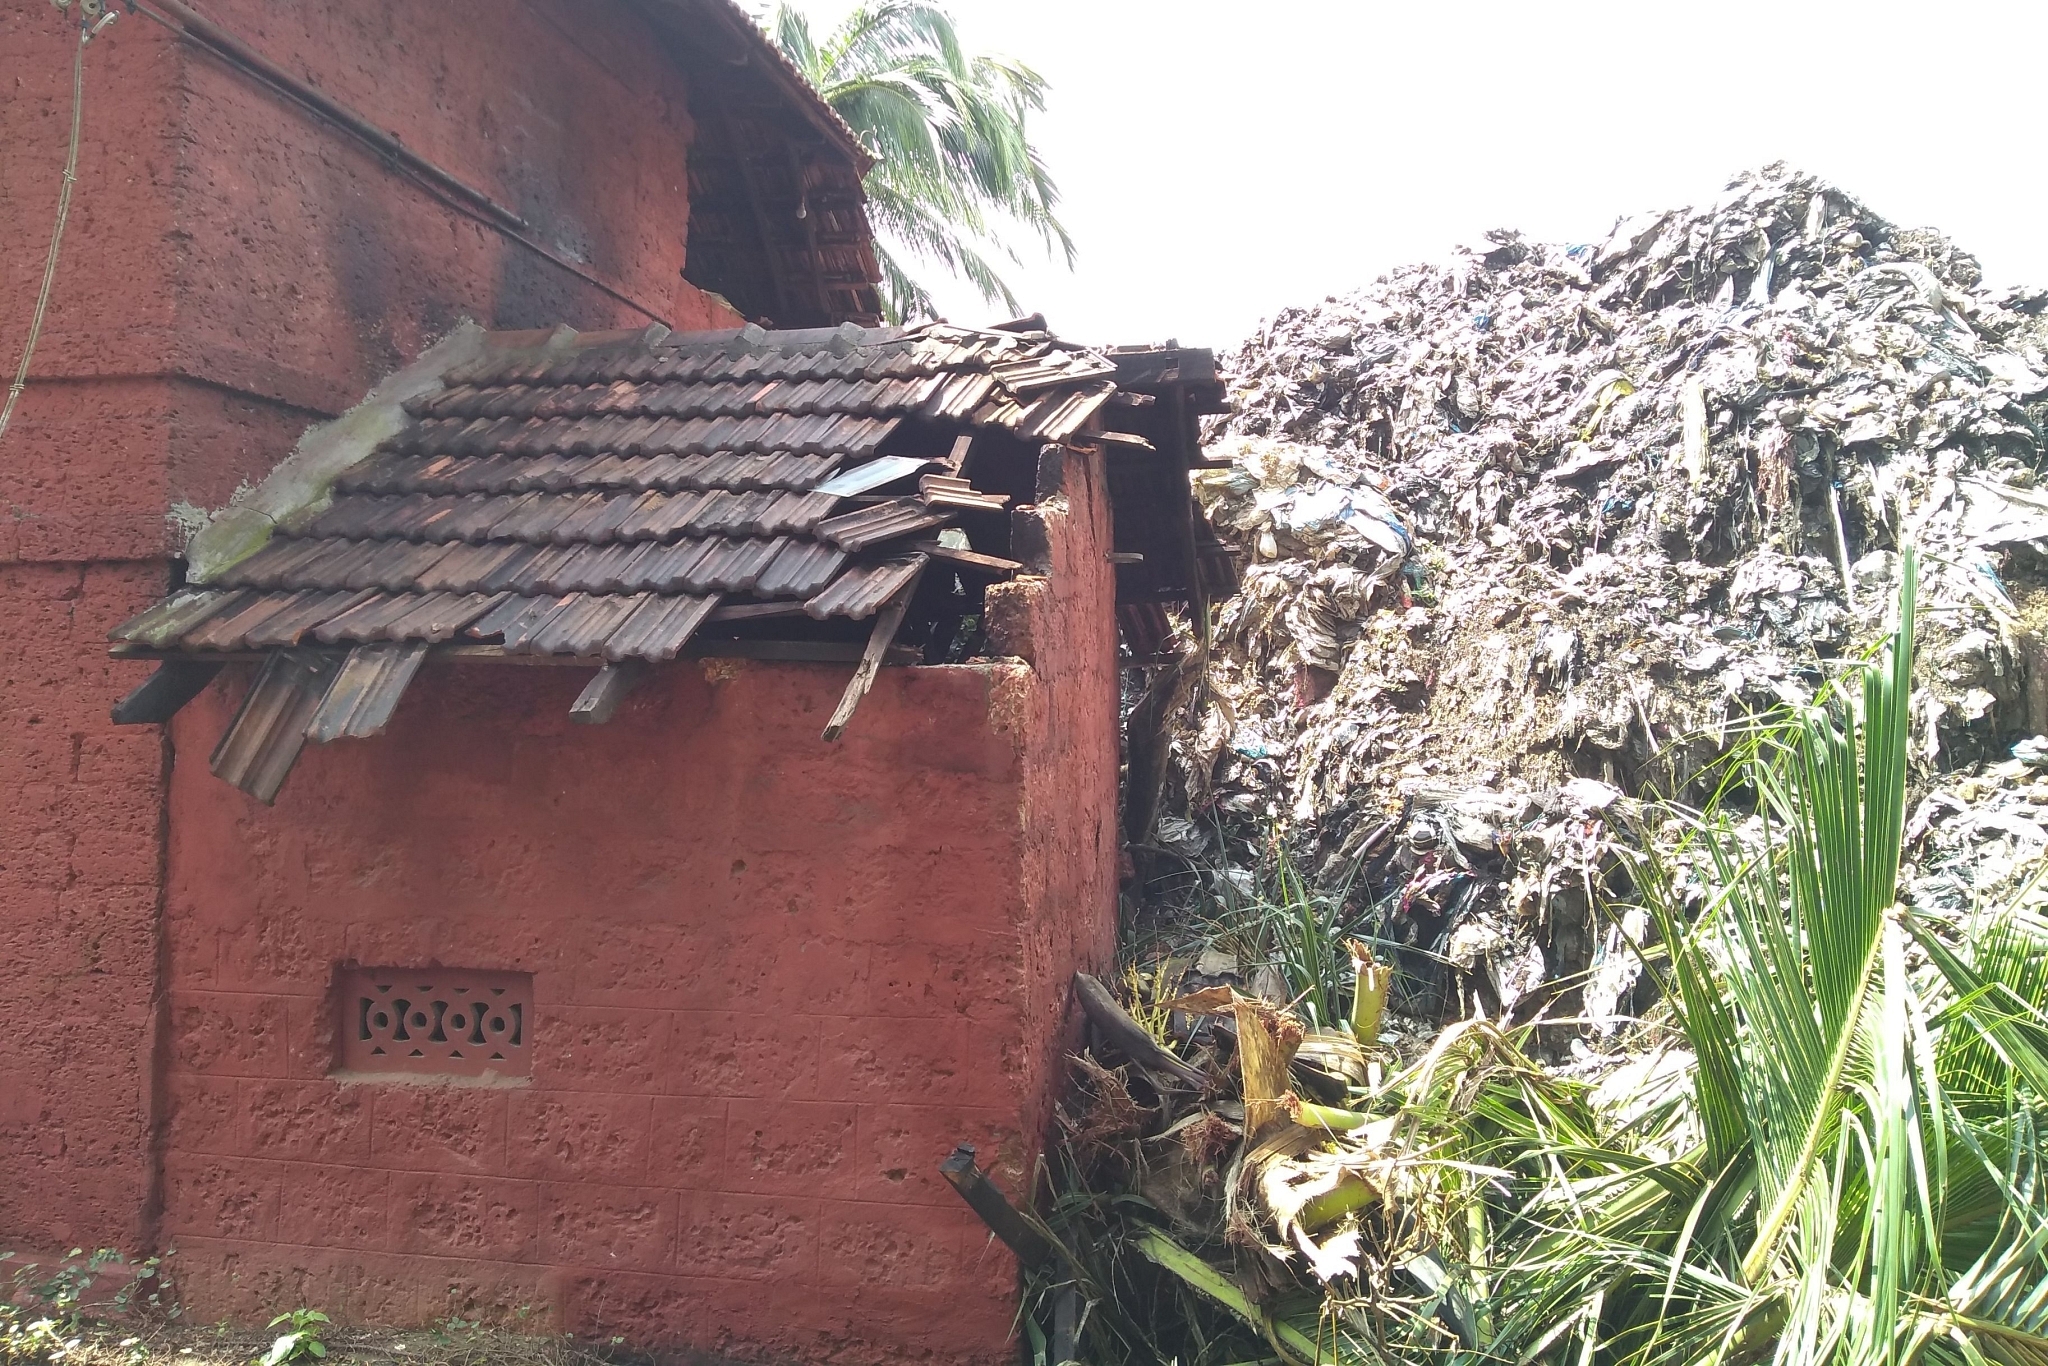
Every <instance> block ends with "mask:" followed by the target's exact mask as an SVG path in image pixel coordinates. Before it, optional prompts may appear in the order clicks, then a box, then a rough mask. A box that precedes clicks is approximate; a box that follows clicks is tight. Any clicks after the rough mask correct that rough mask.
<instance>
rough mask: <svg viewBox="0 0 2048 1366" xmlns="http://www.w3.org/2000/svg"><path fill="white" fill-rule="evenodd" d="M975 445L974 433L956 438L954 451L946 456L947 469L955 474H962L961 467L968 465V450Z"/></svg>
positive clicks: (962, 434) (964, 433)
mask: <svg viewBox="0 0 2048 1366" xmlns="http://www.w3.org/2000/svg"><path fill="white" fill-rule="evenodd" d="M973 444H974V433H973V432H962V433H961V434H960V435H958V436H956V437H954V438H953V449H952V451H951V452H950V453H949V454H948V455H947V456H946V460H945V465H946V468H947V469H949V470H951V471H952V472H953V473H955V474H958V473H960V467H961V466H962V465H964V464H966V463H967V450H968V448H969V447H970V446H972V445H973Z"/></svg>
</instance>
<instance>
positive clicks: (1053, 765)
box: [164, 461, 1116, 1363]
mask: <svg viewBox="0 0 2048 1366" xmlns="http://www.w3.org/2000/svg"><path fill="white" fill-rule="evenodd" d="M1063 503H1064V506H1063V505H1061V504H1052V505H1048V507H1047V508H1046V509H1045V514H1046V516H1047V519H1048V522H1049V524H1050V527H1051V530H1052V533H1053V535H1052V540H1053V543H1054V547H1055V557H1054V571H1055V574H1054V577H1053V579H1052V580H1051V581H1049V582H1048V581H1046V580H1036V581H1027V582H1026V583H1023V584H1020V585H1018V586H1017V587H1016V588H1014V589H1012V590H1010V591H1011V592H1012V593H1013V595H1015V597H1016V599H1017V601H1016V603H1015V610H1016V611H1017V612H1019V613H1021V614H1022V616H1023V618H1024V626H1023V628H1022V632H1021V635H1022V636H1024V637H1028V641H1029V645H1028V648H1029V649H1030V650H1031V651H1032V654H1033V657H1034V659H1035V661H1036V664H1035V667H1034V666H1026V665H1024V664H1023V663H1021V662H1008V663H996V664H986V665H970V666H958V667H949V668H918V669H892V670H885V671H884V673H883V675H882V677H881V679H880V681H879V682H878V683H877V685H876V687H875V689H874V691H873V692H872V693H871V694H870V695H869V696H868V698H867V699H866V700H865V701H864V702H863V703H862V705H861V709H860V711H859V713H858V714H857V715H856V717H855V719H854V722H853V724H852V726H851V728H850V730H849V731H848V733H847V735H846V737H845V738H844V739H843V740H841V741H840V742H839V743H837V744H835V745H827V744H825V743H823V742H822V741H821V740H820V739H819V738H818V732H819V730H820V729H821V727H822V726H823V724H824V721H825V718H826V717H827V716H828V715H829V714H830V713H831V710H832V707H833V705H834V703H835V702H836V701H837V699H838V695H839V692H840V689H841V688H842V687H843V685H844V682H845V677H846V669H845V668H844V667H843V666H841V667H833V666H824V665H767V664H744V663H739V662H731V661H716V662H705V663H702V664H679V665H676V666H672V667H670V668H668V669H665V670H663V671H662V672H661V673H660V674H659V675H657V677H656V678H655V679H654V680H653V681H652V682H651V683H650V684H648V685H646V686H645V687H643V688H642V689H641V690H640V691H639V692H638V693H636V694H635V695H634V696H633V697H632V698H631V699H629V701H628V702H627V704H626V706H625V707H624V708H623V709H622V710H621V712H620V713H619V714H618V715H617V716H616V717H615V718H614V719H613V720H612V721H611V722H610V723H608V724H606V725H604V726H599V727H580V726H574V725H571V724H570V723H569V721H568V707H569V703H570V701H571V700H572V699H573V698H574V697H575V695H576V692H577V690H578V689H579V688H580V687H581V686H582V684H583V682H584V681H585V679H586V677H587V675H586V674H585V673H584V672H583V671H581V670H568V669H555V668H510V667H496V668H490V667H479V666H470V667H466V668H464V667H453V666H451V667H445V668H436V669H432V670H429V671H428V673H427V674H425V675H423V676H422V679H421V680H420V681H419V682H416V683H415V684H414V686H413V689H412V691H411V692H409V693H408V695H407V697H406V700H405V702H404V704H403V706H402V707H401V709H400V712H399V716H398V719H397V720H396V721H395V723H394V725H393V727H392V729H391V730H390V732H389V733H387V734H386V735H384V736H381V737H378V738H376V739H374V740H369V741H360V742H345V743H341V744H336V745H333V746H329V747H326V748H317V749H309V750H308V751H307V753H306V754H305V755H304V756H303V757H302V758H301V759H300V761H299V765H298V768H297V770H296V771H295V772H294V773H293V775H292V778H291V780H290V782H289V784H288V785H287V787H286V789H285V791H284V794H283V795H282V796H281V797H280V798H279V800H278V803H277V805H276V807H275V808H271V809H266V808H263V807H261V806H259V805H257V804H256V803H254V802H252V801H251V800H250V799H248V798H247V797H245V796H244V795H243V794H242V793H240V792H239V791H237V790H235V789H233V788H231V787H229V786H227V785H226V784H224V783H221V782H219V781H218V780H216V779H214V778H213V777H212V776H211V775H210V774H208V773H207V772H206V770H205V768H204V766H203V765H201V764H198V763H181V764H179V765H178V766H177V768H176V770H175V772H174V774H173V777H172V806H171V810H172V819H171V838H170V887H169V898H168V907H167V911H166V927H167V930H168V937H169V941H170V946H171V952H170V967H171V984H172V992H171V999H170V1029H171V1040H172V1059H171V1072H170V1076H169V1097H170V1107H171V1108H170V1124H169V1129H168V1142H167V1147H166V1155H165V1190H166V1192H167V1198H168V1203H167V1207H166V1210H165V1216H164V1225H165V1235H166V1237H167V1238H168V1239H170V1240H172V1241H174V1242H175V1243H176V1244H177V1246H178V1248H179V1261H180V1262H181V1264H182V1269H181V1272H180V1276H181V1280H182V1284H183V1285H184V1287H185V1293H186V1294H187V1296H188V1297H189V1298H192V1299H194V1300H195V1301H196V1302H197V1304H199V1305H201V1306H203V1308H202V1309H201V1310H200V1312H201V1313H202V1314H203V1315H206V1316H211V1315H213V1314H216V1313H230V1314H236V1315H240V1316H243V1317H254V1316H256V1315H258V1314H260V1313H264V1312H267V1311H270V1310H272V1309H274V1308H275V1307H276V1306H278V1305H282V1304H286V1303H291V1304H318V1305H321V1306H323V1307H325V1308H328V1309H329V1310H330V1312H338V1313H340V1314H343V1315H346V1316H348V1317H351V1318H359V1319H360V1318H368V1319H375V1320H381V1321H386V1322H401V1323H403V1322H416V1321H425V1320H432V1319H435V1318H440V1317H445V1316H447V1315H450V1314H458V1315H461V1316H463V1317H472V1316H476V1315H478V1314H484V1315H487V1316H491V1317H503V1316H507V1315H510V1314H513V1313H515V1312H516V1311H517V1310H518V1309H519V1308H520V1307H522V1306H524V1307H526V1308H527V1309H528V1310H529V1312H531V1311H540V1312H541V1314H542V1317H543V1319H544V1320H545V1321H549V1322H553V1323H556V1324H558V1325H560V1326H562V1327H564V1328H568V1329H571V1330H574V1331H579V1332H588V1333H596V1334H607V1335H608V1334H622V1335H624V1336H626V1337H627V1338H628V1339H629V1340H631V1341H634V1342H636V1343H643V1344H670V1345H686V1346H689V1347H694V1348H698V1349H707V1350H713V1351H722V1352H731V1353H734V1354H738V1355H743V1356H766V1357H772V1358H793V1359H798V1360H804V1361H848V1362H860V1363H870V1362H875V1363H879V1362H884V1361H891V1362H893V1361H903V1360H936V1361H981V1362H993V1361H1000V1360H1005V1359H1007V1356H1008V1354H1009V1352H1010V1350H1011V1349H1010V1348H1009V1347H1008V1346H1007V1345H1006V1344H1007V1340H1008V1337H1009V1330H1010V1323H1011V1319H1012V1316H1013V1313H1014V1293H1015V1274H1016V1273H1015V1266H1014V1263H1013V1262H1012V1260H1011V1259H1010V1258H1009V1256H1008V1254H1007V1253H1006V1252H1004V1251H1003V1250H1002V1249H1001V1248H1000V1247H998V1246H995V1245H992V1244H991V1243H990V1242H989V1240H988V1238H987V1236H986V1233H985V1230H984V1229H983V1228H982V1227H981V1226H980V1224H979V1223H978V1222H977V1221H976V1220H975V1219H974V1217H973V1216H972V1215H971V1214H970V1213H969V1212H968V1211H967V1210H966V1208H965V1207H964V1206H963V1205H962V1204H961V1203H960V1201H959V1200H958V1198H957V1197H956V1196H954V1195H953V1193H952V1192H951V1191H950V1190H949V1189H948V1188H947V1187H946V1186H945V1185H944V1184H943V1182H942V1181H941V1180H940V1179H939V1178H938V1176H937V1174H936V1167H937V1165H938V1163H939V1161H940V1160H941V1159H942V1158H943V1157H944V1156H945V1155H946V1154H947V1152H948V1151H950V1149H951V1148H952V1146H953V1145H954V1144H955V1143H956V1142H959V1141H962V1140H966V1141H971V1142H974V1143H975V1144H976V1145H977V1146H978V1147H979V1149H980V1151H981V1153H982V1156H983V1160H984V1162H985V1163H986V1164H988V1165H990V1166H991V1167H992V1168H993V1169H994V1170H995V1172H996V1174H997V1176H998V1179H999V1180H1001V1181H1002V1182H1003V1183H1004V1184H1005V1185H1006V1186H1007V1187H1008V1188H1009V1189H1010V1190H1012V1191H1013V1192H1021V1191H1023V1190H1024V1189H1025V1186H1026V1173H1027V1172H1029V1171H1030V1170H1031V1164H1032V1161H1033V1159H1034V1158H1035V1156H1036V1153H1037V1150H1038V1143H1039V1139H1040V1137H1041V1134H1042V1130H1043V1126H1044V1123H1045V1120H1046V1109H1045V1106H1046V1102H1047V1099H1048V1097H1049V1094H1050V1091H1051V1088H1052V1086H1053V1085H1054V1083H1055V1081H1056V1078H1057V1074H1058V1071H1059V1069H1060V1067H1061V1049H1062V1044H1063V1038H1064V1033H1063V1031H1064V1014H1065V1004H1066V999H1067V992H1066V984H1067V980H1068V978H1069V976H1070V975H1071V973H1072V972H1073V970H1074V968H1075V967H1077V966H1100V964H1101V962H1102V961H1104V960H1105V959H1106V957H1107V955H1108V953H1109V951H1110V948H1111V943H1112V939H1113V935H1114V895H1115V891H1114V889H1115V883H1114V869H1115V851H1114V847H1113V831H1112V830H1110V829H1109V828H1108V822H1110V821H1111V820H1112V819H1113V817H1112V814H1111V813H1113V811H1114V810H1115V807H1114V796H1115V782H1116V774H1115V763H1116V744H1115V732H1114V723H1115V717H1114V710H1113V709H1114V698H1115V692H1114V688H1113V683H1114V664H1115V656H1114V637H1113V635H1112V634H1111V632H1112V631H1113V629H1114V628H1113V624H1112V623H1113V615H1112V610H1111V603H1110V595H1111V585H1110V580H1109V574H1108V565H1107V564H1106V562H1105V559H1104V552H1105V548H1106V546H1107V544H1108V540H1107V531H1108V526H1107V508H1106V504H1105V502H1104V499H1103V497H1102V495H1101V482H1100V472H1099V470H1091V469H1090V468H1089V467H1088V466H1086V465H1085V464H1082V463H1080V462H1079V461H1077V462H1076V463H1075V465H1074V469H1073V472H1072V477H1071V479H1070V492H1069V495H1068V498H1067V499H1065V500H1063ZM242 686H244V684H243V683H242V682H240V681H235V682H226V681H224V682H223V683H222V684H219V685H216V687H215V688H214V689H213V690H212V691H211V692H209V694H208V695H207V696H206V697H205V698H204V699H202V702H201V703H199V704H195V705H194V706H193V707H191V708H188V709H187V711H186V712H185V713H184V714H183V715H181V716H180V718H179V720H178V722H177V723H176V725H175V728H174V729H175V732H176V738H177V740H178V742H179V743H178V748H179V751H180V752H181V753H186V754H194V755H196V754H199V753H202V752H204V750H205V748H206V747H207V746H208V745H210V744H211V742H212V740H213V739H214V737H215V736H217V735H218V734H219V732H220V729H221V727H222V726H224V725H225V724H226V722H227V720H228V718H229V716H230V715H231V714H232V711H231V709H232V705H233V698H234V697H235V696H236V695H237V694H238V693H239V689H240V688H241V687H242ZM349 964H362V965H366V966H367V965H405V966H413V965H418V966H429V965H434V966H448V967H465V968H482V969H497V970H515V971H525V972H530V973H532V974H533V983H534V1008H535V1021H534V1023H533V1026H532V1033H531V1038H532V1047H533V1050H534V1052H533V1075H532V1077H531V1079H530V1081H529V1082H527V1083H524V1084H518V1083H513V1084H505V1085H498V1086H489V1087H480V1086H475V1085H456V1084H451V1083H441V1084H432V1083H425V1082H421V1081H418V1080H412V1079H408V1080H404V1081H362V1080H356V1081H341V1080H336V1079H333V1078H331V1077H330V1076H329V1073H330V1072H331V1071H332V1070H333V1069H334V1065H335V1056H336V1054H335V1047H336V1045H335V1040H334V1016H335V1009H334V1007H333V1005H332V1003H331V1002H330V999H329V988H330V983H331V982H332V980H333V975H334V972H335V970H336V968H337V966H341V965H349Z"/></svg>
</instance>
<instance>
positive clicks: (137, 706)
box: [113, 659, 221, 726]
mask: <svg viewBox="0 0 2048 1366" xmlns="http://www.w3.org/2000/svg"><path fill="white" fill-rule="evenodd" d="M220 671H221V666H220V665H219V664H209V663H203V662H200V661H197V660H189V659H167V660H165V661H164V662H163V663H161V664H159V665H157V666H156V672H155V673H153V674H151V675H150V676H149V677H148V678H145V679H144V680H142V682H141V683H140V684H139V685H137V687H136V688H135V690H134V691H133V692H131V693H129V694H128V695H127V696H126V697H124V698H122V699H121V700H120V701H119V702H116V703H115V704H114V713H113V714H114V724H115V725H117V726H146V725H154V724H157V723H159V722H163V721H168V720H170V719H171V718H172V717H173V716H176V715H177V714H178V709H179V708H180V707H183V706H184V705H185V704H186V703H187V702H190V701H191V700H192V699H193V698H195V697H197V696H199V694H200V693H202V692H204V691H205V690H206V685H207V684H209V683H211V682H213V680H214V676H215V675H216V674H218V673H219V672H220Z"/></svg>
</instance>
